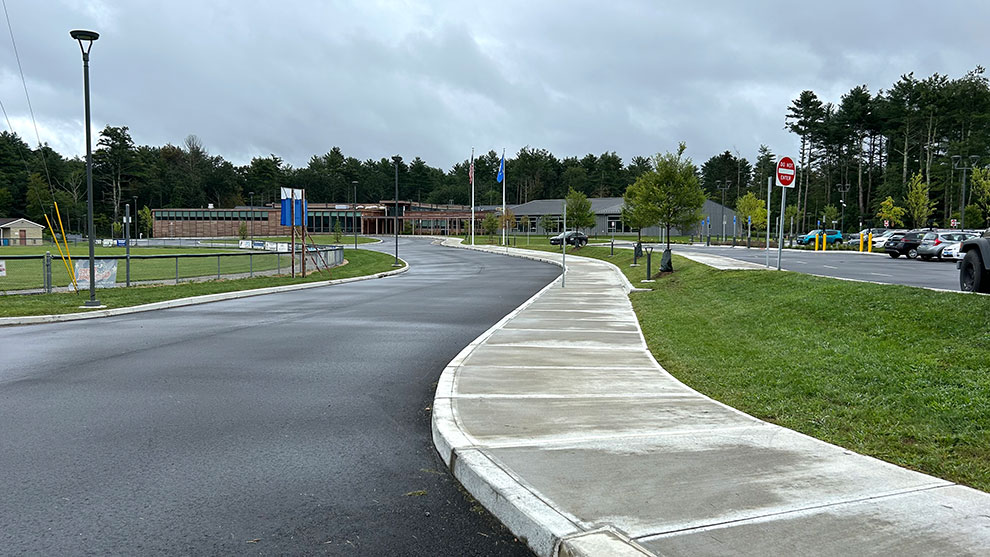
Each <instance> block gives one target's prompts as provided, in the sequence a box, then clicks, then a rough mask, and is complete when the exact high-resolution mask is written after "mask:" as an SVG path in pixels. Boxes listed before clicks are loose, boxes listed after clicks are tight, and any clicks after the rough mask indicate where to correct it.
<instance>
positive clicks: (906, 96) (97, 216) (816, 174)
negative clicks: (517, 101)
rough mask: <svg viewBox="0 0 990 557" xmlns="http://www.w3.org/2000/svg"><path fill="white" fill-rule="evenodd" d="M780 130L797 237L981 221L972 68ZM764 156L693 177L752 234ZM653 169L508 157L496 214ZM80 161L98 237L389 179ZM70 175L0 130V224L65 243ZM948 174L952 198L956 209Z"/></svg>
mask: <svg viewBox="0 0 990 557" xmlns="http://www.w3.org/2000/svg"><path fill="white" fill-rule="evenodd" d="M782 120H783V125H784V127H785V129H787V130H789V131H791V132H792V133H794V134H795V135H796V136H797V138H798V152H797V153H786V154H791V155H792V156H793V157H794V158H795V160H796V161H797V163H798V175H797V178H796V180H795V182H796V187H795V189H794V193H793V194H789V195H788V200H789V201H791V203H790V205H789V206H788V207H787V212H786V215H785V216H786V221H785V222H786V223H788V224H789V223H793V226H794V227H796V228H797V229H798V230H805V229H807V228H809V227H813V226H814V225H815V224H816V223H817V222H818V221H820V220H825V221H826V223H827V224H828V225H830V224H831V221H836V222H844V223H845V224H846V225H847V226H846V227H847V228H851V227H852V226H859V224H860V223H863V224H865V223H866V222H867V221H870V220H874V221H880V220H882V219H884V218H888V220H892V221H893V222H894V223H895V224H896V223H897V221H898V220H900V221H902V222H901V223H900V224H907V225H912V226H925V225H927V224H938V225H941V226H947V225H948V224H949V221H950V220H951V219H954V218H955V219H959V218H960V216H962V215H964V216H965V222H966V224H967V225H969V226H971V227H976V226H984V225H985V224H986V222H987V218H988V217H990V177H988V176H987V173H986V171H985V170H984V169H983V165H984V164H986V163H987V162H988V157H987V155H988V149H990V85H988V80H987V78H986V76H985V75H984V69H983V68H982V67H977V68H976V69H974V70H973V71H971V72H969V73H967V74H966V75H964V76H962V77H960V78H957V79H950V78H949V77H948V76H946V75H941V74H934V75H932V76H930V77H928V78H924V79H919V78H916V77H915V76H914V74H912V73H909V74H905V75H903V76H901V78H900V79H899V80H898V81H897V82H896V83H894V84H893V85H892V86H891V87H890V88H889V89H886V90H882V89H881V90H879V91H877V92H876V93H871V92H870V91H869V89H868V87H867V86H866V85H860V86H856V87H853V88H852V89H851V90H850V91H849V92H848V93H846V94H844V95H842V96H841V97H840V98H839V99H837V100H836V101H835V102H834V103H833V102H830V101H828V100H823V99H822V98H820V97H819V96H818V95H817V94H816V93H815V92H814V91H811V90H806V91H802V92H801V93H800V95H798V97H797V98H796V99H794V100H793V102H792V103H791V104H790V106H789V107H788V108H787V112H786V114H785V115H784V117H783V118H782ZM778 156H779V154H775V153H773V152H772V151H771V149H770V148H769V147H767V146H766V145H760V146H759V148H758V151H757V153H756V155H755V157H753V162H750V160H748V159H747V158H746V157H745V156H743V155H742V154H741V153H739V152H737V151H728V150H727V151H724V152H722V153H719V154H717V155H714V156H712V157H710V158H709V159H708V160H707V161H706V162H705V163H704V164H702V165H701V167H700V169H696V170H695V173H696V174H697V177H698V179H699V182H700V185H701V187H702V190H703V192H704V195H705V196H707V197H708V198H709V199H712V200H714V201H718V202H722V201H723V200H724V201H725V204H726V205H727V206H730V207H736V208H737V210H738V211H739V213H740V215H741V216H742V217H743V218H744V219H745V218H746V216H753V217H754V226H756V227H757V228H762V226H763V223H765V222H766V210H765V202H766V183H767V180H768V179H770V178H772V176H773V175H774V172H775V166H776V161H777V158H778ZM654 159H655V157H645V156H636V157H633V158H632V159H631V160H630V161H629V162H628V163H625V162H623V160H622V158H621V157H619V156H618V155H617V154H616V153H615V152H605V153H602V154H601V155H594V154H588V155H585V156H584V157H581V158H578V157H565V158H558V157H556V156H555V155H553V154H552V153H550V152H549V151H548V150H546V149H539V148H533V147H529V146H527V147H523V148H522V149H520V150H519V151H518V152H517V153H516V154H515V156H514V157H511V156H510V157H509V158H507V160H506V173H507V175H508V184H509V189H508V190H507V192H506V196H507V202H508V203H510V204H518V203H525V202H527V201H531V200H535V199H546V198H563V197H565V196H566V195H567V194H568V192H570V191H571V190H573V191H575V192H579V193H582V194H584V195H585V196H587V197H619V196H623V195H624V194H625V193H626V189H627V187H628V186H630V185H632V184H633V183H635V182H636V180H637V179H638V178H639V177H640V176H642V175H644V174H645V173H647V172H650V171H652V170H655V168H656V164H655V163H656V161H655V160H654ZM396 160H397V161H398V174H399V198H400V199H405V200H412V201H418V202H425V203H435V204H447V203H453V204H462V205H463V204H468V203H470V189H469V186H468V169H469V164H470V163H469V159H468V158H465V159H464V160H463V161H461V162H458V163H456V164H454V165H453V166H452V167H451V168H449V169H446V170H445V169H442V168H437V167H433V166H430V165H428V164H427V163H426V162H425V161H424V160H422V159H421V158H419V157H415V158H413V159H412V160H411V161H407V160H404V159H403V158H402V157H396ZM499 160H500V155H499V154H498V153H496V152H495V151H489V152H487V153H482V154H480V155H479V156H477V158H476V159H475V161H474V162H475V181H476V187H475V190H476V198H475V201H476V203H477V204H478V205H498V204H500V203H501V199H502V193H501V190H502V186H501V184H499V183H497V182H496V179H495V176H496V174H497V170H498V164H499ZM93 162H94V167H93V185H94V204H95V211H94V220H95V222H96V227H97V232H98V233H100V234H108V233H111V232H112V231H113V230H114V229H116V228H119V226H120V225H119V223H120V222H121V220H122V219H121V217H122V215H123V205H124V204H125V203H129V202H131V201H133V200H134V198H136V201H137V204H138V206H142V207H150V208H170V207H171V208H199V207H203V208H205V207H207V206H208V205H209V204H212V205H213V206H214V207H217V208H229V207H234V206H246V205H248V204H249V203H251V202H252V201H253V203H254V204H255V205H265V204H271V203H275V202H277V201H278V199H279V188H280V187H283V186H291V187H296V188H305V189H306V191H307V198H308V199H309V200H310V201H311V202H316V203H333V202H348V201H355V200H356V201H357V202H377V201H380V200H384V199H391V198H392V197H393V196H394V189H393V188H394V183H395V173H396V170H395V162H394V161H393V159H392V158H391V157H382V158H380V159H377V160H376V159H367V160H363V161H362V160H358V159H357V158H354V157H348V156H345V154H344V153H343V152H342V151H341V149H340V148H338V147H333V148H332V149H330V150H329V151H328V152H327V153H325V154H322V155H314V156H313V157H312V158H311V159H310V160H309V162H308V164H307V165H306V166H303V167H298V168H296V167H293V166H292V165H289V164H287V163H286V162H285V161H283V160H282V159H281V158H279V157H278V156H277V155H274V154H270V155H269V156H267V157H260V156H259V157H255V158H253V159H252V160H251V161H250V163H248V164H246V165H241V166H238V165H234V164H233V163H231V162H229V161H227V160H225V159H224V158H223V157H222V156H219V155H211V154H210V153H209V152H208V151H207V149H206V147H205V146H204V145H203V143H202V142H201V141H200V140H199V139H198V138H197V137H196V136H194V135H190V136H189V137H187V138H186V140H185V141H184V142H183V144H182V145H179V146H176V145H172V144H166V145H164V146H161V147H157V146H149V145H141V146H136V145H135V144H134V142H133V140H132V139H131V135H130V130H129V129H128V128H127V127H126V126H109V125H108V126H106V127H105V128H104V129H103V130H102V131H101V133H100V135H99V137H98V139H97V144H96V146H95V150H94V154H93ZM85 175H86V171H85V163H84V161H83V160H81V159H80V158H78V157H76V158H66V157H64V156H62V155H60V154H59V153H57V152H55V151H54V150H53V149H51V148H50V147H49V146H47V145H44V146H40V147H38V148H36V149H33V148H31V147H30V146H29V145H28V144H27V143H25V142H24V141H23V140H22V139H21V138H20V137H19V136H18V135H17V134H15V133H11V132H2V133H0V216H14V217H20V216H23V217H27V218H29V219H31V220H34V221H36V222H43V221H44V215H45V214H49V215H51V214H54V212H53V210H52V206H53V201H57V202H58V204H59V207H60V209H61V212H62V213H63V215H62V216H63V218H64V219H65V220H67V222H68V228H69V230H72V231H81V230H83V228H84V220H85V219H84V216H85V213H86V207H85V205H86V180H85ZM964 176H966V177H968V187H967V189H966V192H965V199H962V196H963V184H962V182H963V178H964ZM355 182H356V184H355ZM355 186H356V193H357V197H356V199H355V197H354V194H355ZM779 195H780V191H779V188H776V187H774V188H772V191H771V196H772V198H771V204H772V206H773V207H774V210H775V211H776V210H777V207H779V199H780V198H779ZM961 211H962V212H961ZM143 213H145V214H147V213H146V212H143ZM889 217H893V218H892V219H890V218H889ZM874 224H875V225H876V224H879V222H874Z"/></svg>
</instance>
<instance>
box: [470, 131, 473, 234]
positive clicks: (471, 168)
mask: <svg viewBox="0 0 990 557" xmlns="http://www.w3.org/2000/svg"><path fill="white" fill-rule="evenodd" d="M470 172H471V245H472V246H473V245H474V147H471V167H470Z"/></svg>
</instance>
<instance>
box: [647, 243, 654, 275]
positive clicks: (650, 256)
mask: <svg viewBox="0 0 990 557" xmlns="http://www.w3.org/2000/svg"><path fill="white" fill-rule="evenodd" d="M652 264H653V248H646V280H650V276H651V275H652V274H653V273H652V272H651V269H650V267H651V265H652Z"/></svg>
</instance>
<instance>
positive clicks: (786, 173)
mask: <svg viewBox="0 0 990 557" xmlns="http://www.w3.org/2000/svg"><path fill="white" fill-rule="evenodd" d="M794 176H795V172H794V161H793V160H791V157H784V158H782V159H780V160H779V161H777V185H779V186H783V187H785V188H788V187H790V186H791V184H793V183H794Z"/></svg>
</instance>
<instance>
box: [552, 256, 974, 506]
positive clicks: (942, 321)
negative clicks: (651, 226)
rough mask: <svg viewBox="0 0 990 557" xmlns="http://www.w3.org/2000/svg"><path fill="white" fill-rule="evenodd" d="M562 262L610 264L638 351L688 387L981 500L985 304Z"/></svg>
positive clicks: (785, 276)
mask: <svg viewBox="0 0 990 557" xmlns="http://www.w3.org/2000/svg"><path fill="white" fill-rule="evenodd" d="M543 249H546V250H548V251H556V252H558V253H559V251H560V250H559V248H555V249H553V250H551V249H550V248H549V246H548V247H546V248H543ZM674 252H675V253H676V248H675V249H674ZM568 254H573V255H582V256H587V257H593V258H598V259H603V260H606V261H610V262H612V263H615V264H616V265H618V266H619V268H620V269H622V270H623V272H625V273H626V275H627V276H628V277H629V279H630V280H631V281H632V283H633V284H634V285H635V286H637V287H643V288H650V291H648V292H634V293H632V294H631V295H630V298H631V300H632V303H633V307H634V308H635V310H636V314H637V315H638V316H639V321H640V324H641V326H642V328H643V333H644V335H645V337H646V341H647V344H648V345H649V347H650V350H651V351H652V352H653V354H654V356H655V357H656V358H657V360H658V361H659V362H660V363H661V364H662V365H663V366H664V368H666V369H667V370H668V371H670V373H672V374H673V375H674V376H675V377H677V378H678V379H680V380H681V381H683V382H684V383H686V384H687V385H690V386H691V387H692V388H694V389H696V390H698V391H700V392H702V393H704V394H706V395H708V396H711V397H712V398H714V399H716V400H719V401H722V402H724V403H726V404H728V405H730V406H733V407H735V408H738V409H740V410H742V411H744V412H746V413H748V414H751V415H753V416H756V417H757V418H760V419H763V420H766V421H768V422H772V423H776V424H780V425H782V426H784V427H787V428H790V429H793V430H796V431H800V432H802V433H805V434H808V435H811V436H813V437H817V438H818V439H822V440H824V441H828V442H830V443H834V444H836V445H840V446H842V447H846V448H848V449H851V450H854V451H856V452H859V453H862V454H867V455H870V456H874V457H877V458H880V459H883V460H886V461H888V462H892V463H894V464H897V465H900V466H905V467H907V468H911V469H914V470H919V471H922V472H925V473H929V474H932V475H935V476H938V477H941V478H945V479H947V480H950V481H954V482H958V483H961V484H964V485H968V486H971V487H974V488H977V489H981V490H984V491H990V466H988V465H987V463H988V462H990V358H988V355H990V297H988V296H978V295H963V294H957V293H947V292H934V291H930V290H924V289H920V288H911V287H907V286H890V285H876V284H868V283H857V282H849V281H842V280H836V279H827V278H819V277H812V276H808V275H802V274H799V273H791V272H767V271H718V270H715V269H712V268H710V267H707V266H704V265H701V264H698V263H694V262H692V261H689V260H686V259H683V258H680V257H677V256H675V257H674V268H675V269H676V271H675V272H674V273H673V274H670V275H667V276H664V277H660V278H658V279H657V281H656V282H655V283H641V282H640V281H641V280H642V279H644V278H645V274H646V271H645V265H644V266H641V267H630V266H629V265H630V263H631V262H632V254H631V252H630V251H629V250H621V251H619V250H616V255H615V256H614V257H609V250H608V248H593V247H585V248H582V249H580V250H574V251H572V250H568ZM658 255H659V253H654V260H653V264H654V269H656V266H657V264H658V263H659V256H658ZM641 263H645V262H644V261H642V260H641Z"/></svg>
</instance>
